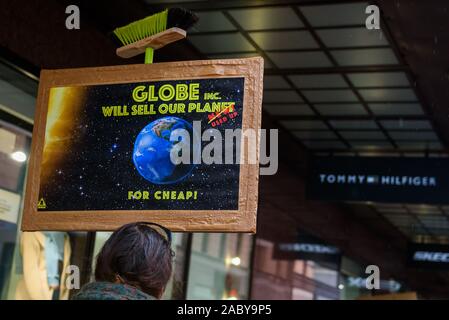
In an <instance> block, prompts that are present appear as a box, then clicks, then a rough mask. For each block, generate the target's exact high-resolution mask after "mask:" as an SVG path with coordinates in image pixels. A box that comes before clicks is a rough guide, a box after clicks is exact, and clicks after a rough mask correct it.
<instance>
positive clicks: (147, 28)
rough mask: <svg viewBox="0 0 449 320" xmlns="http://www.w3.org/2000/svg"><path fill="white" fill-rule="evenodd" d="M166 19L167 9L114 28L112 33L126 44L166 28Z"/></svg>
mask: <svg viewBox="0 0 449 320" xmlns="http://www.w3.org/2000/svg"><path fill="white" fill-rule="evenodd" d="M167 19H168V9H167V10H164V11H162V12H159V13H156V14H153V15H151V16H149V17H146V18H143V19H141V20H138V21H135V22H132V23H130V24H128V25H126V26H124V27H120V28H116V29H115V30H114V35H115V36H116V37H117V38H118V40H119V41H120V42H121V43H122V44H123V45H128V44H131V43H134V42H136V41H139V40H142V39H144V38H147V37H150V36H152V35H155V34H157V33H159V32H162V31H164V30H166V29H167Z"/></svg>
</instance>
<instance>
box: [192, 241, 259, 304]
mask: <svg viewBox="0 0 449 320" xmlns="http://www.w3.org/2000/svg"><path fill="white" fill-rule="evenodd" d="M252 241H253V236H251V235H247V234H236V233H227V234H225V233H196V234H194V235H193V241H192V249H191V257H190V266H189V275H188V282H187V299H192V300H198V299H205V300H222V299H225V300H240V299H248V298H249V285H250V283H249V282H250V268H251V264H250V261H251V250H252Z"/></svg>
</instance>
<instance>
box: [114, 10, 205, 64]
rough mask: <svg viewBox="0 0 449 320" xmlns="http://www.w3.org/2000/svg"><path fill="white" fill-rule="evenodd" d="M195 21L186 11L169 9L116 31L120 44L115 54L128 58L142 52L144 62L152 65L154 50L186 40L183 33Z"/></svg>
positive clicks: (195, 17) (191, 13)
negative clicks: (182, 39)
mask: <svg viewBox="0 0 449 320" xmlns="http://www.w3.org/2000/svg"><path fill="white" fill-rule="evenodd" d="M197 21H198V16H197V15H195V14H194V13H193V12H191V11H189V10H186V9H183V8H170V9H166V10H164V11H162V12H159V13H156V14H153V15H151V16H148V17H146V18H143V19H141V20H138V21H135V22H132V23H130V24H128V25H126V26H123V27H120V28H116V29H115V30H114V32H113V35H114V36H115V39H116V40H117V41H118V42H119V43H120V44H121V45H122V47H121V48H119V49H117V54H118V55H119V56H121V57H124V58H129V57H132V56H135V55H137V54H139V53H143V52H145V63H153V56H154V50H155V49H157V48H161V47H163V46H164V45H166V44H168V43H170V42H173V41H176V40H179V39H181V38H185V35H186V33H185V30H187V29H189V28H190V27H191V26H193V25H194V24H195V23H196V22H197ZM179 29H181V30H179Z"/></svg>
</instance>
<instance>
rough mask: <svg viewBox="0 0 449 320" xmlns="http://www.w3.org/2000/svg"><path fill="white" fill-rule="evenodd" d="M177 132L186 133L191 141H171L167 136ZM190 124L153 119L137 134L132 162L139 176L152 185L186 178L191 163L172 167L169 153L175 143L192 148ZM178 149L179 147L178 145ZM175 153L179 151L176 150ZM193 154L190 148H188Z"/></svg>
mask: <svg viewBox="0 0 449 320" xmlns="http://www.w3.org/2000/svg"><path fill="white" fill-rule="evenodd" d="M178 129H184V130H187V131H188V132H189V134H190V139H189V140H190V141H183V138H180V140H179V141H170V135H171V134H172V132H173V131H175V130H178ZM192 141H193V129H192V125H191V124H190V123H188V122H187V121H185V120H184V119H180V118H177V117H164V118H160V119H157V120H154V121H153V122H151V123H150V124H148V125H147V126H146V127H144V128H143V129H142V131H140V133H139V134H138V135H137V138H136V141H135V142H134V150H133V162H134V165H135V167H136V169H137V171H138V172H139V174H140V175H141V176H142V177H143V178H145V179H146V180H148V181H150V182H151V183H154V184H172V183H177V182H180V181H181V180H184V179H185V178H186V177H188V176H189V175H190V174H191V172H192V170H193V168H194V164H192V163H191V161H190V163H188V164H184V163H180V164H174V163H173V162H172V161H171V159H170V153H171V152H172V150H173V148H174V147H175V146H176V144H178V143H189V147H191V146H192ZM196 141H198V140H196ZM178 147H179V146H178ZM175 150H178V148H177V149H175ZM190 151H191V153H192V149H190Z"/></svg>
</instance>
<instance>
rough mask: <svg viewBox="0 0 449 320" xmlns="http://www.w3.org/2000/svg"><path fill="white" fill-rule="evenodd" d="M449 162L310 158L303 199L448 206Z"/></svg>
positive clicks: (420, 159)
mask: <svg viewBox="0 0 449 320" xmlns="http://www.w3.org/2000/svg"><path fill="white" fill-rule="evenodd" d="M447 168H449V159H434V158H371V157H369V158H362V157H312V158H311V161H310V166H309V170H308V177H307V189H306V197H307V198H308V199H310V200H328V201H379V202H406V203H429V204H447V203H449V197H448V196H447V195H448V194H449V170H447Z"/></svg>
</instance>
